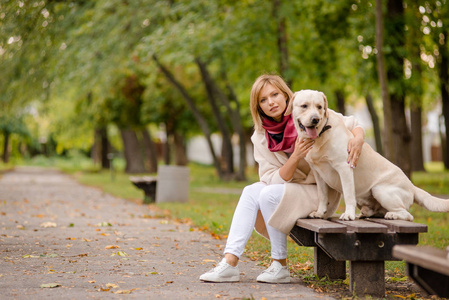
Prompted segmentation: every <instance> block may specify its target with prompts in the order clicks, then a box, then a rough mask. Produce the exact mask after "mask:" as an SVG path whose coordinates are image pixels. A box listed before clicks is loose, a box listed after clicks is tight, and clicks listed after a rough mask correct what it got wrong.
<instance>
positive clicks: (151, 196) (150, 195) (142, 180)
mask: <svg viewBox="0 0 449 300" xmlns="http://www.w3.org/2000/svg"><path fill="white" fill-rule="evenodd" d="M129 180H130V181H131V182H132V183H133V184H134V185H135V186H136V187H138V188H139V189H142V190H143V192H144V196H143V203H145V204H148V203H152V202H156V184H157V177H152V176H131V177H129Z"/></svg>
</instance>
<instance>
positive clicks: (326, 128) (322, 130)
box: [318, 118, 332, 136]
mask: <svg viewBox="0 0 449 300" xmlns="http://www.w3.org/2000/svg"><path fill="white" fill-rule="evenodd" d="M327 122H329V118H327V119H326V124H325V125H324V127H323V129H321V132H320V134H319V135H318V136H321V135H322V134H323V133H324V132H325V131H326V130H328V129H331V128H332V126H331V125H327Z"/></svg>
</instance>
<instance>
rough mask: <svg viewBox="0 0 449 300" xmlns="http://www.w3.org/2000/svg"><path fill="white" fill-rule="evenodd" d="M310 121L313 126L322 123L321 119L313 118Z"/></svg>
mask: <svg viewBox="0 0 449 300" xmlns="http://www.w3.org/2000/svg"><path fill="white" fill-rule="evenodd" d="M310 121H311V122H312V125H316V124H318V122H319V121H320V119H319V118H317V117H312V119H310Z"/></svg>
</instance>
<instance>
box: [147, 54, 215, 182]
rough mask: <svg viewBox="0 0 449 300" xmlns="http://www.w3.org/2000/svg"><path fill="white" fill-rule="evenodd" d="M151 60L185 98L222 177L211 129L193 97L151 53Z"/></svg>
mask: <svg viewBox="0 0 449 300" xmlns="http://www.w3.org/2000/svg"><path fill="white" fill-rule="evenodd" d="M153 60H154V62H155V63H156V64H157V66H158V67H159V68H160V69H161V71H162V73H163V74H164V76H165V77H166V78H167V80H168V81H169V82H170V83H171V84H173V85H174V86H175V88H176V89H177V90H178V91H179V92H180V93H181V95H182V97H183V98H184V100H186V103H187V106H188V107H189V109H190V110H191V111H192V114H193V116H194V117H195V119H196V121H197V122H198V124H199V126H200V128H201V131H202V132H203V134H204V136H205V138H206V141H207V145H208V146H209V151H210V153H211V155H212V159H213V162H214V166H215V169H216V170H217V173H218V176H219V177H220V179H223V170H222V169H221V166H220V162H219V161H218V159H217V155H216V154H215V150H214V146H213V144H212V139H211V131H210V129H209V125H208V124H207V122H206V120H205V119H204V118H203V116H202V115H201V113H200V112H199V110H198V108H197V107H196V105H195V102H194V101H193V98H192V97H191V96H190V95H189V94H188V93H187V91H186V89H185V88H184V87H183V86H182V85H181V83H180V82H178V81H177V80H176V78H175V77H174V76H173V74H172V73H171V72H170V71H169V70H168V69H167V68H165V67H164V66H163V65H162V64H161V62H160V61H159V59H158V58H157V56H156V55H153Z"/></svg>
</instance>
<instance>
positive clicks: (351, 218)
mask: <svg viewBox="0 0 449 300" xmlns="http://www.w3.org/2000/svg"><path fill="white" fill-rule="evenodd" d="M340 220H342V221H354V220H355V213H347V212H345V213H343V214H342V215H341V216H340Z"/></svg>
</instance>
